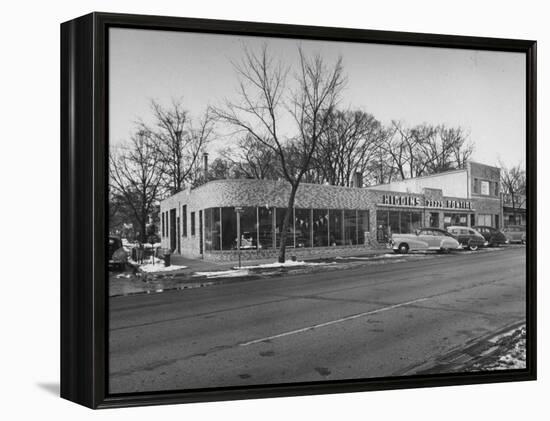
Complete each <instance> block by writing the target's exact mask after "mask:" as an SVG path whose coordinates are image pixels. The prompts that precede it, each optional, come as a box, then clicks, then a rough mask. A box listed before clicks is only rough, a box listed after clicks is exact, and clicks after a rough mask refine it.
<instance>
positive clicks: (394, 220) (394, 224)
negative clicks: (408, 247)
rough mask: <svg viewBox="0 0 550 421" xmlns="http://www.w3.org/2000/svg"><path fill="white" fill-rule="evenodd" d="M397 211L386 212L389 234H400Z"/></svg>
mask: <svg viewBox="0 0 550 421" xmlns="http://www.w3.org/2000/svg"><path fill="white" fill-rule="evenodd" d="M399 214H400V212H399V211H388V221H389V226H390V233H399V232H400V221H399V220H400V218H399Z"/></svg>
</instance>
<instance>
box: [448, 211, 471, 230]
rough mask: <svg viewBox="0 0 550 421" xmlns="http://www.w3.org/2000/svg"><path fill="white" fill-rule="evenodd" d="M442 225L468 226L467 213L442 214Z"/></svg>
mask: <svg viewBox="0 0 550 421" xmlns="http://www.w3.org/2000/svg"><path fill="white" fill-rule="evenodd" d="M443 222H444V223H443V225H444V227H445V228H447V227H448V226H449V225H458V226H463V227H466V226H468V214H466V213H446V214H444V219H443Z"/></svg>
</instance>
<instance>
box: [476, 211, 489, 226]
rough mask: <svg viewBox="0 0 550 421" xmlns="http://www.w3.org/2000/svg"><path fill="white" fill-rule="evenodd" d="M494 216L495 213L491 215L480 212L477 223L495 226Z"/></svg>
mask: <svg viewBox="0 0 550 421" xmlns="http://www.w3.org/2000/svg"><path fill="white" fill-rule="evenodd" d="M492 216H493V215H490V214H479V215H477V221H476V225H482V226H487V227H491V226H493V218H492Z"/></svg>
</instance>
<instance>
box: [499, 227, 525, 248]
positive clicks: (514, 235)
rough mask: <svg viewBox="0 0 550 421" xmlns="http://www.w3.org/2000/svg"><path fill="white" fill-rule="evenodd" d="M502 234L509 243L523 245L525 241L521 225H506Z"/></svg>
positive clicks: (523, 229)
mask: <svg viewBox="0 0 550 421" xmlns="http://www.w3.org/2000/svg"><path fill="white" fill-rule="evenodd" d="M502 233H503V234H504V235H505V236H506V238H507V239H508V241H509V242H510V243H522V244H525V241H526V240H527V234H526V232H525V227H524V226H522V225H508V226H507V227H504V228H502Z"/></svg>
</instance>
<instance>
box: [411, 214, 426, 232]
mask: <svg viewBox="0 0 550 421" xmlns="http://www.w3.org/2000/svg"><path fill="white" fill-rule="evenodd" d="M422 225H423V224H422V214H421V213H420V212H411V230H410V231H409V232H415V231H416V230H417V229H419V228H422Z"/></svg>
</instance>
